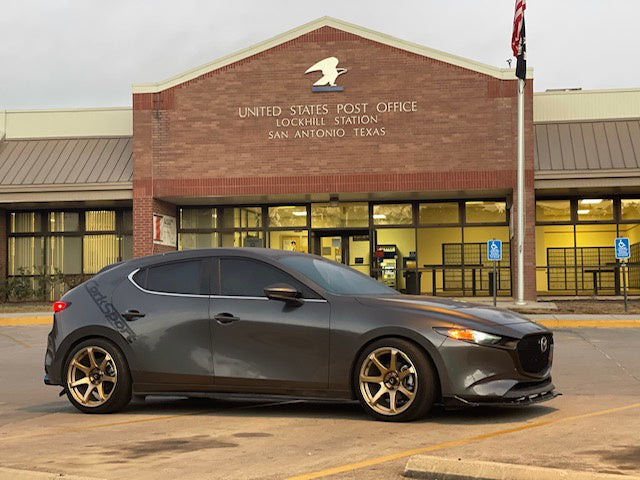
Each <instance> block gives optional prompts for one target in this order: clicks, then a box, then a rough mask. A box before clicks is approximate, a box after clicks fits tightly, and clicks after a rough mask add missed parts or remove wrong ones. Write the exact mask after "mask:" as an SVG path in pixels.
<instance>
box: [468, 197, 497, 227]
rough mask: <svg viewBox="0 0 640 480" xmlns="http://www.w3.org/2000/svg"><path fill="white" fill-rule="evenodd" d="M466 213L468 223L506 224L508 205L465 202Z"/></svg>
mask: <svg viewBox="0 0 640 480" xmlns="http://www.w3.org/2000/svg"><path fill="white" fill-rule="evenodd" d="M465 213H466V223H505V222H506V221H507V204H506V203H505V202H486V201H479V202H478V201H473V202H465Z"/></svg>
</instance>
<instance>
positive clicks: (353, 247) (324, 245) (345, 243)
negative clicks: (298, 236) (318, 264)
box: [314, 231, 371, 275]
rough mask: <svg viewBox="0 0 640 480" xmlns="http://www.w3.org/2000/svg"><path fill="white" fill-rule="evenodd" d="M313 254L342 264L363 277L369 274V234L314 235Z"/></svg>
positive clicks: (337, 233) (335, 233)
mask: <svg viewBox="0 0 640 480" xmlns="http://www.w3.org/2000/svg"><path fill="white" fill-rule="evenodd" d="M314 253H315V254H316V255H320V256H322V257H324V258H327V259H329V260H333V261H334V262H339V263H343V264H345V265H348V266H350V267H351V268H353V269H355V270H358V271H359V272H361V273H364V274H365V275H369V274H370V273H371V259H370V255H371V251H370V243H369V233H368V232H365V233H357V232H353V231H350V232H331V233H329V232H322V233H314Z"/></svg>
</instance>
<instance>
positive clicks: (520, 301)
mask: <svg viewBox="0 0 640 480" xmlns="http://www.w3.org/2000/svg"><path fill="white" fill-rule="evenodd" d="M517 176H518V178H517V189H518V201H517V203H516V213H517V230H516V238H517V252H518V255H517V261H516V263H517V266H516V268H517V272H518V275H517V277H518V278H517V284H518V288H517V292H518V293H517V298H516V305H525V304H526V302H525V301H524V79H522V78H518V174H517Z"/></svg>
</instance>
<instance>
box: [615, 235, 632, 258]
mask: <svg viewBox="0 0 640 480" xmlns="http://www.w3.org/2000/svg"><path fill="white" fill-rule="evenodd" d="M630 256H631V254H630V252H629V239H628V238H627V237H620V238H616V258H617V259H618V260H625V259H627V258H629V257H630Z"/></svg>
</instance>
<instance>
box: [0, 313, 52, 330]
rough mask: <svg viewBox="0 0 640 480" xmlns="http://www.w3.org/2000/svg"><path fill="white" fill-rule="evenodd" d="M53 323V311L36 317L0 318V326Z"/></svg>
mask: <svg viewBox="0 0 640 480" xmlns="http://www.w3.org/2000/svg"><path fill="white" fill-rule="evenodd" d="M51 323H53V313H52V314H51V316H49V315H47V316H37V317H9V318H0V326H2V327H19V326H22V325H51Z"/></svg>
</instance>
